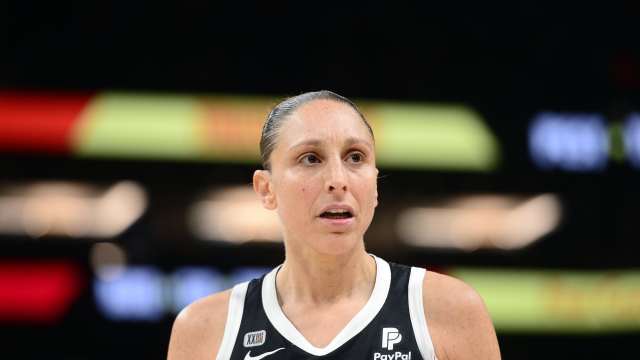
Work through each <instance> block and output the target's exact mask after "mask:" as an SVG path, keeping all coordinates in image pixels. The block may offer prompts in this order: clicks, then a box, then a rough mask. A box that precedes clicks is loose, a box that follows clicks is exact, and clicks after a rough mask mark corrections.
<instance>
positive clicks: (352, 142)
mask: <svg viewBox="0 0 640 360" xmlns="http://www.w3.org/2000/svg"><path fill="white" fill-rule="evenodd" d="M345 143H346V145H347V146H351V145H355V144H364V145H366V146H367V147H368V148H369V149H373V145H371V142H370V141H367V140H365V139H362V138H358V137H349V138H348V139H347V141H346V142H345Z"/></svg>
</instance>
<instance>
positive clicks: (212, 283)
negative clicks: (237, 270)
mask: <svg viewBox="0 0 640 360" xmlns="http://www.w3.org/2000/svg"><path fill="white" fill-rule="evenodd" d="M172 280H173V281H172V283H173V284H172V288H173V312H176V313H178V312H180V310H182V309H183V308H184V307H185V306H187V305H189V304H190V303H192V302H194V301H195V300H197V299H199V298H202V297H205V296H207V295H210V294H213V293H216V292H219V291H222V290H224V289H225V288H226V285H227V284H226V281H225V278H224V277H223V276H222V275H221V274H220V273H219V272H217V271H214V270H211V269H208V268H201V267H186V268H181V269H178V270H177V271H176V272H174V274H173V277H172Z"/></svg>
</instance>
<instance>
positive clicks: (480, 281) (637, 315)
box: [449, 268, 640, 333]
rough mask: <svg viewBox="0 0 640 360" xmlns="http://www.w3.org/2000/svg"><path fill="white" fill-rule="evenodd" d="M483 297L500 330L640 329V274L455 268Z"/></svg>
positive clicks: (601, 330) (612, 330)
mask: <svg viewBox="0 0 640 360" xmlns="http://www.w3.org/2000/svg"><path fill="white" fill-rule="evenodd" d="M449 273H450V274H451V275H453V276H455V277H457V278H460V279H462V280H464V281H465V282H467V283H468V284H470V285H471V286H473V287H474V289H476V290H477V291H478V293H480V295H481V296H482V297H483V299H484V301H485V303H486V305H487V308H488V309H489V313H490V314H491V319H492V320H493V322H494V324H495V326H496V329H497V330H498V331H509V332H544V333H598V332H616V331H638V330H640V272H638V271H544V270H537V271H534V270H525V269H518V270H488V269H471V268H455V269H451V271H449Z"/></svg>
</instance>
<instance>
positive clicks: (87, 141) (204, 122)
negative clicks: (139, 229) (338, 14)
mask: <svg viewBox="0 0 640 360" xmlns="http://www.w3.org/2000/svg"><path fill="white" fill-rule="evenodd" d="M275 103H276V101H275V100H274V99H269V98H244V97H190V96H166V95H148V94H147V95H145V94H123V93H106V94H102V95H100V96H97V97H96V98H94V99H93V100H92V101H91V102H90V104H89V105H88V106H87V108H86V109H85V111H84V112H83V114H82V115H81V118H80V121H78V123H77V125H76V128H75V129H74V137H73V139H74V140H73V148H74V152H75V153H76V154H77V155H78V156H83V157H115V158H130V159H173V160H189V161H194V160H195V161H214V162H215V161H224V162H242V163H251V164H257V163H258V161H259V154H258V143H259V139H260V131H261V128H262V122H263V121H264V118H265V116H266V114H267V113H268V112H269V110H270V108H271V107H272V106H273V105H274V104H275ZM363 109H364V112H365V115H366V116H367V118H368V119H370V121H371V123H372V126H373V127H374V128H375V131H376V141H377V144H376V146H377V158H378V161H379V165H380V166H381V167H394V168H408V169H416V168H417V169H426V168H432V169H447V170H467V171H490V170H493V169H495V168H496V166H497V164H498V161H499V148H498V145H497V141H496V140H495V138H494V137H493V135H492V134H491V131H490V130H489V129H488V128H487V127H486V126H485V125H484V121H483V120H482V118H481V117H480V116H479V115H478V114H476V113H475V112H473V111H472V110H470V109H468V108H466V107H463V106H444V105H402V104H397V103H365V104H364V106H363Z"/></svg>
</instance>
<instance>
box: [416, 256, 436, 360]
mask: <svg viewBox="0 0 640 360" xmlns="http://www.w3.org/2000/svg"><path fill="white" fill-rule="evenodd" d="M425 274H426V270H425V269H421V268H416V267H412V268H411V274H410V275H409V316H410V317H411V327H412V328H413V334H414V336H415V338H416V342H417V343H418V349H420V354H421V355H422V358H423V359H425V360H437V359H436V352H435V350H434V349H433V342H432V341H431V335H430V334H429V327H428V326H427V319H426V317H425V316H424V300H423V297H422V288H423V283H424V276H425Z"/></svg>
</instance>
